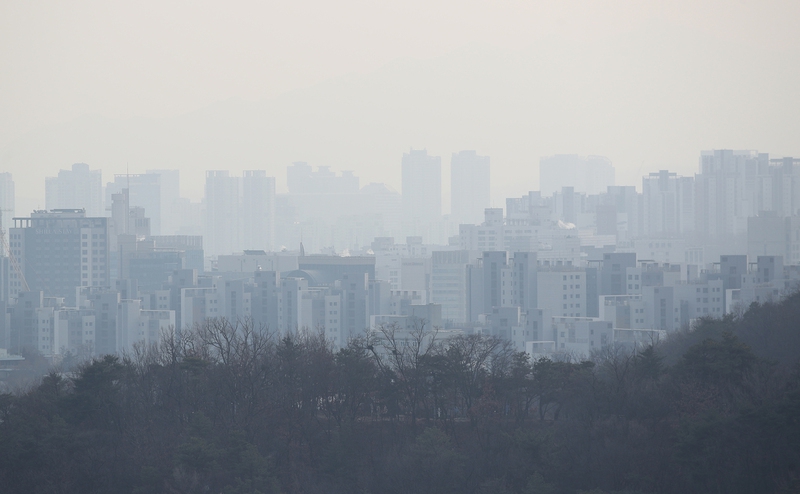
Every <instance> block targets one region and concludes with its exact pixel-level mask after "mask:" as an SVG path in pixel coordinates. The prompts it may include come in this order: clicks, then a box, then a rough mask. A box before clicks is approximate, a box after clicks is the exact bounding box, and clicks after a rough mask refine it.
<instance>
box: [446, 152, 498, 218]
mask: <svg viewBox="0 0 800 494" xmlns="http://www.w3.org/2000/svg"><path fill="white" fill-rule="evenodd" d="M489 179H490V177H489V157H488V156H479V155H478V154H477V153H476V152H475V151H461V152H459V153H453V156H452V158H451V159H450V216H451V218H452V219H453V220H454V221H455V222H456V223H457V224H462V223H463V224H472V225H475V224H478V223H480V222H481V221H483V211H484V209H486V208H488V207H490V206H491V199H490V181H489Z"/></svg>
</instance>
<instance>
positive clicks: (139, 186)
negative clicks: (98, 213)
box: [106, 173, 162, 235]
mask: <svg viewBox="0 0 800 494" xmlns="http://www.w3.org/2000/svg"><path fill="white" fill-rule="evenodd" d="M124 189H127V190H128V205H129V207H139V208H143V209H144V215H145V216H146V217H147V218H150V231H151V233H152V234H153V235H161V211H162V206H161V175H158V174H151V173H144V174H124V175H114V181H113V182H109V183H108V184H106V204H112V203H113V200H112V197H113V196H114V194H119V193H121V192H122V191H123V190H124Z"/></svg>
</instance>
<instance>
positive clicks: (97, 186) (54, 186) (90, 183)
mask: <svg viewBox="0 0 800 494" xmlns="http://www.w3.org/2000/svg"><path fill="white" fill-rule="evenodd" d="M102 173H103V172H102V170H90V169H89V165H87V164H86V163H75V164H74V165H72V169H71V170H61V171H59V172H58V176H57V177H48V178H46V179H45V208H46V209H48V210H55V209H85V210H86V216H87V217H99V216H103V215H104V214H105V211H103V177H102Z"/></svg>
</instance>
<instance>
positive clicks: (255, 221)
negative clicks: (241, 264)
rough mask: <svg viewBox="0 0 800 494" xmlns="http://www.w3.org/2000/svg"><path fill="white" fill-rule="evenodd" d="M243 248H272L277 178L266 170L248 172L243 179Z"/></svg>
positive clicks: (268, 249) (269, 249)
mask: <svg viewBox="0 0 800 494" xmlns="http://www.w3.org/2000/svg"><path fill="white" fill-rule="evenodd" d="M242 224H243V228H242V246H243V247H244V248H245V249H254V250H267V251H271V250H272V249H273V244H274V239H275V178H274V177H268V176H267V172H265V171H263V170H247V171H245V172H244V176H243V177H242Z"/></svg>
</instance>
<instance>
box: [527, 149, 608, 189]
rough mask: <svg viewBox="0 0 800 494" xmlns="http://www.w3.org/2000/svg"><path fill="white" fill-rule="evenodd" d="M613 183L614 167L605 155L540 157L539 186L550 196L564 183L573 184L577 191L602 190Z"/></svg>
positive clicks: (566, 185) (564, 184)
mask: <svg viewBox="0 0 800 494" xmlns="http://www.w3.org/2000/svg"><path fill="white" fill-rule="evenodd" d="M611 185H614V167H613V166H612V165H611V160H609V159H608V158H605V157H603V156H588V157H584V156H578V155H577V154H556V155H554V156H547V157H544V158H542V159H540V160H539V190H541V192H542V195H543V196H550V195H552V194H553V193H554V192H558V191H560V190H561V188H562V187H568V186H571V187H574V190H575V192H580V193H584V194H602V193H604V192H606V189H607V188H608V187H609V186H611Z"/></svg>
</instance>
